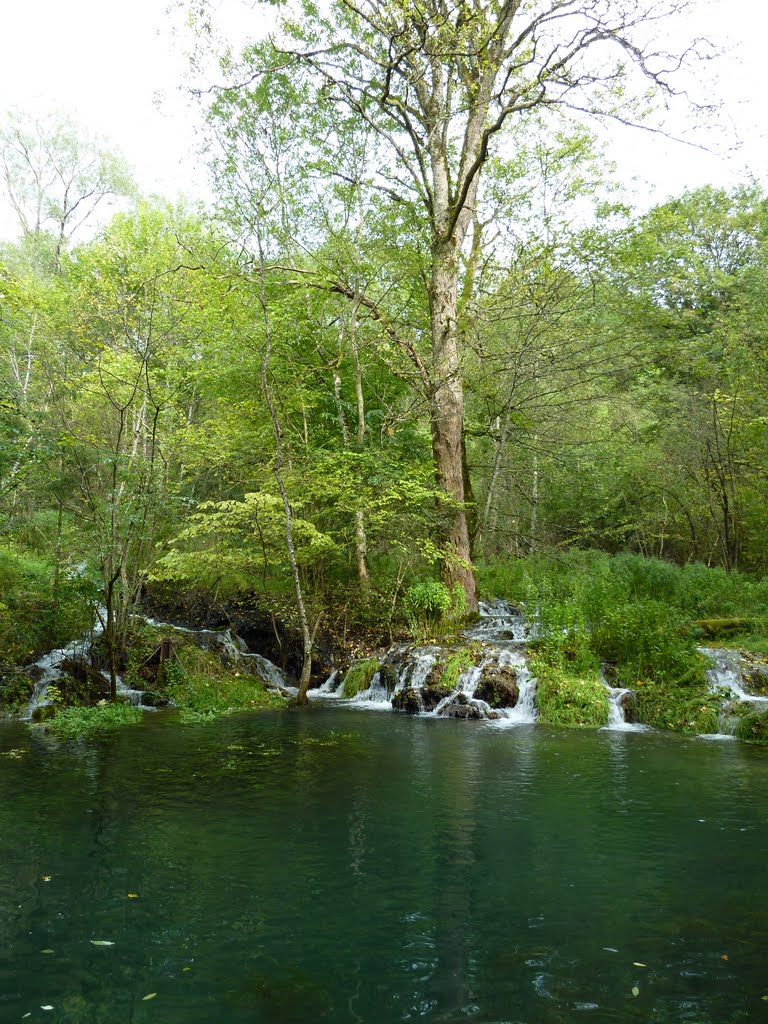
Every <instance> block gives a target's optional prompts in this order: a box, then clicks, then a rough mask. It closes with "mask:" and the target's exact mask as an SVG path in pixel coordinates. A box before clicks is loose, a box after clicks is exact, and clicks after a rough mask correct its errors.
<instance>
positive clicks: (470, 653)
mask: <svg viewBox="0 0 768 1024" xmlns="http://www.w3.org/2000/svg"><path fill="white" fill-rule="evenodd" d="M462 593H463V591H462ZM477 658H478V652H477V651H476V650H475V649H474V648H472V647H462V648H461V649H460V650H458V651H453V652H452V653H451V654H449V655H448V657H447V658H446V659H445V664H444V666H443V669H442V674H441V676H440V685H441V686H444V687H445V688H446V689H447V690H455V689H456V687H457V686H458V683H459V677H460V676H461V675H462V674H463V673H464V672H466V671H467V669H470V668H472V667H473V666H474V665H476V664H477Z"/></svg>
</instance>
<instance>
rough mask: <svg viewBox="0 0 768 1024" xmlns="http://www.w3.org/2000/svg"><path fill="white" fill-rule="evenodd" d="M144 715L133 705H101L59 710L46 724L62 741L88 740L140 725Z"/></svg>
mask: <svg viewBox="0 0 768 1024" xmlns="http://www.w3.org/2000/svg"><path fill="white" fill-rule="evenodd" d="M143 716H144V713H143V712H142V711H140V710H139V709H138V708H135V707H133V705H131V704H99V705H96V706H95V707H91V708H82V707H68V708H59V709H58V710H57V711H56V714H55V715H54V717H53V718H50V719H48V721H47V722H46V723H45V729H46V732H51V733H53V734H54V735H55V736H60V737H61V738H62V739H77V738H79V737H84V738H88V737H91V736H97V735H100V734H103V733H107V732H111V731H112V730H114V729H121V728H122V727H123V726H125V725H138V724H139V722H140V721H141V720H142V718H143Z"/></svg>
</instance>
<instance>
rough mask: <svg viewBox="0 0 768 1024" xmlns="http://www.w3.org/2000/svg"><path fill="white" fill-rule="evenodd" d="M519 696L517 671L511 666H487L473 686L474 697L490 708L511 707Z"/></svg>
mask: <svg viewBox="0 0 768 1024" xmlns="http://www.w3.org/2000/svg"><path fill="white" fill-rule="evenodd" d="M519 696H520V687H519V686H518V683H517V673H516V672H515V670H514V669H513V668H505V667H499V666H496V667H493V666H491V667H489V668H488V669H487V670H485V671H484V672H483V674H482V676H481V677H480V682H479V683H478V684H477V686H476V687H475V697H477V698H478V699H479V700H484V701H485V702H486V704H490V706H491V707H492V708H513V707H514V706H515V704H517V698H518V697H519Z"/></svg>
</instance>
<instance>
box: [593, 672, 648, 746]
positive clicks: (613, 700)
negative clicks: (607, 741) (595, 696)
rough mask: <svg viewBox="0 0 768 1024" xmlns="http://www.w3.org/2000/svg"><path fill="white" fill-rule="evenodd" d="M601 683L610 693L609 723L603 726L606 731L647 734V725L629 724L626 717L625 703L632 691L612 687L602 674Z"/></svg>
mask: <svg viewBox="0 0 768 1024" xmlns="http://www.w3.org/2000/svg"><path fill="white" fill-rule="evenodd" d="M600 682H601V683H602V684H603V686H604V687H605V688H606V690H607V691H608V722H607V724H606V725H604V726H603V729H604V730H611V731H612V732H647V730H648V727H647V726H646V725H640V724H639V723H637V722H628V721H627V720H626V717H625V715H624V708H623V706H622V705H623V702H624V698H625V697H626V695H627V694H628V693H632V690H628V689H624V688H623V687H621V686H611V684H610V683H609V682H608V680H607V679H606V678H605V676H604V675H603V674H602V672H601V674H600Z"/></svg>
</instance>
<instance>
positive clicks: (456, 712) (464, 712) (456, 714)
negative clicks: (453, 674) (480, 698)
mask: <svg viewBox="0 0 768 1024" xmlns="http://www.w3.org/2000/svg"><path fill="white" fill-rule="evenodd" d="M440 714H441V715H442V716H443V717H444V718H462V719H470V718H482V713H481V711H480V708H478V707H477V705H475V704H472V703H471V702H470V700H469V698H468V697H467V695H466V693H461V692H459V693H457V694H456V695H455V696H454V698H453V700H451V701H449V703H448V704H446V705H445V707H444V708H443V709H442V710H441V711H440Z"/></svg>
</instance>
